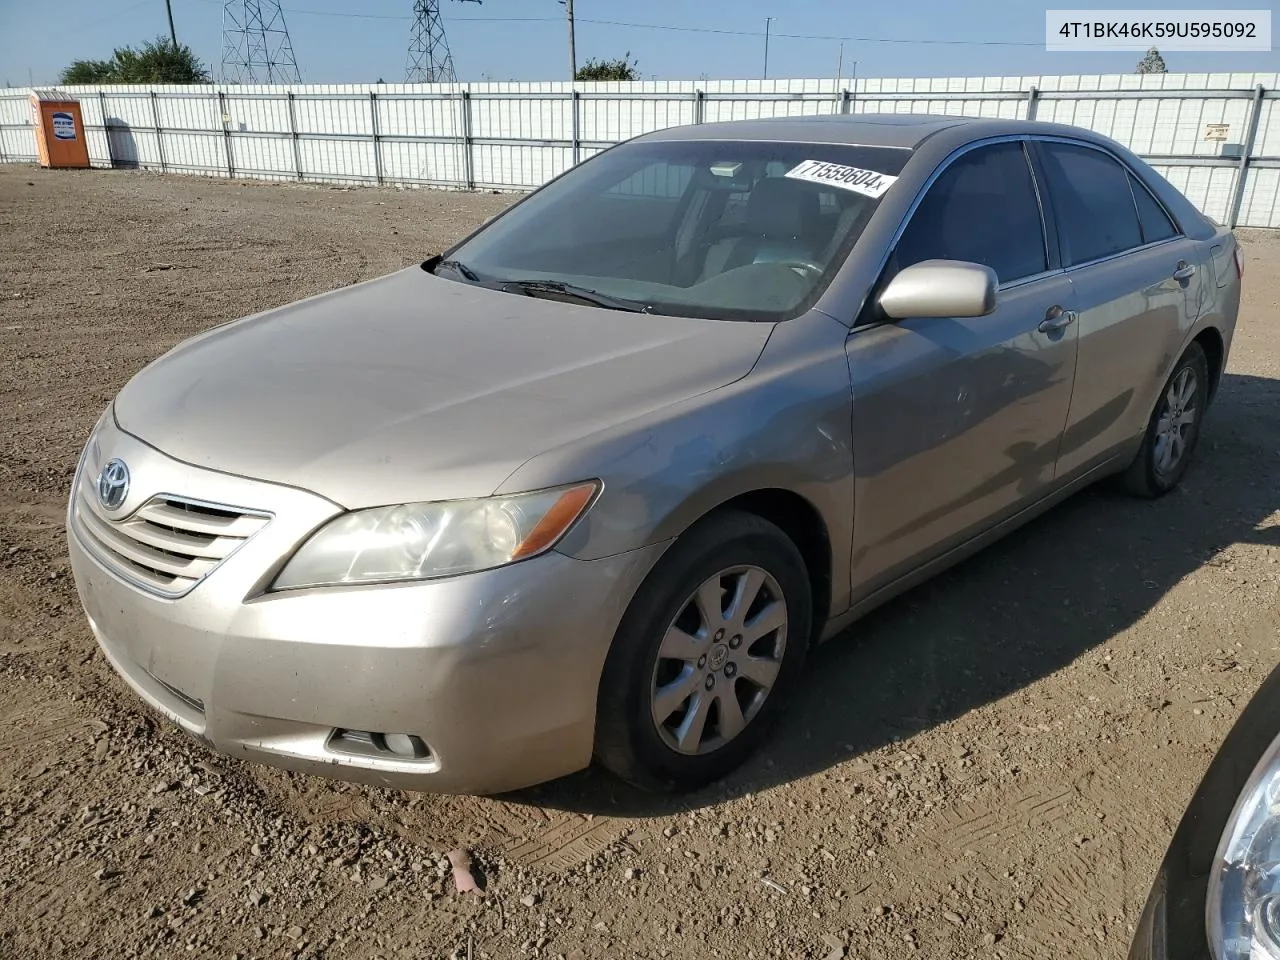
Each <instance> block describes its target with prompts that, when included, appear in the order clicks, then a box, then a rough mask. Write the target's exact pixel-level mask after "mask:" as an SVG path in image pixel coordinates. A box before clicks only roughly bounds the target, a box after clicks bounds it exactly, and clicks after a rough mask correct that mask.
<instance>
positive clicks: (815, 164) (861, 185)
mask: <svg viewBox="0 0 1280 960" xmlns="http://www.w3.org/2000/svg"><path fill="white" fill-rule="evenodd" d="M786 175H787V176H788V177H790V178H791V179H793V180H808V181H809V182H810V183H825V184H828V185H830V186H833V187H840V188H842V189H844V190H852V191H853V192H854V193H860V194H862V195H863V196H867V197H882V196H884V192H885V191H886V190H888V189H889V188H890V187H891V186H893V184H894V182H895V181H896V180H897V179H898V178H897V177H891V176H889V175H888V174H887V173H877V172H876V171H875V170H863V169H861V168H859V167H846V166H844V165H843V164H839V163H825V162H824V161H822V160H806V161H804V163H801V164H800V165H798V166H796V167H793V168H792V169H790V170H788V171H787V174H786Z"/></svg>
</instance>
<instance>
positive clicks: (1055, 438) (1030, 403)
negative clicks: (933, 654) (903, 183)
mask: <svg viewBox="0 0 1280 960" xmlns="http://www.w3.org/2000/svg"><path fill="white" fill-rule="evenodd" d="M934 258H940V259H948V260H966V261H971V262H977V263H982V264H986V265H987V266H990V267H991V268H992V269H993V270H995V272H996V276H997V277H998V279H999V280H1000V291H999V296H998V300H997V305H996V309H995V312H993V313H992V314H990V315H988V316H985V317H972V318H923V317H922V318H914V319H913V318H907V319H903V320H898V321H893V322H886V321H885V318H883V316H877V314H876V308H875V307H874V304H873V305H871V306H869V308H868V312H867V314H866V315H865V316H864V317H861V318H859V323H860V326H859V327H855V329H854V331H853V333H852V334H851V336H850V337H849V341H848V351H849V366H850V372H851V375H852V380H853V436H854V470H855V473H856V475H857V495H856V507H855V509H856V517H855V519H854V549H853V575H854V585H855V589H856V590H857V592H858V594H859V595H860V596H861V595H865V594H866V593H868V592H870V591H871V590H874V589H875V588H876V587H878V586H881V585H884V584H887V583H888V582H890V581H892V580H894V579H896V578H897V577H898V576H899V575H901V574H904V573H906V572H908V571H910V570H911V569H912V568H913V567H915V566H918V565H919V564H920V563H923V562H925V561H927V560H929V559H931V558H932V557H934V556H937V555H939V554H941V553H943V552H944V551H945V550H947V549H948V548H949V547H952V546H955V545H958V544H959V543H961V542H963V541H964V540H966V539H968V538H969V537H972V536H974V535H975V534H977V533H979V532H981V531H982V530H984V529H985V528H987V527H990V526H991V525H993V524H995V523H996V522H998V521H999V520H1000V519H1002V518H1004V517H1007V516H1009V515H1011V514H1012V513H1014V512H1016V511H1017V510H1018V509H1019V508H1020V507H1022V506H1024V505H1026V504H1027V503H1029V502H1032V501H1034V500H1036V499H1037V498H1039V497H1041V496H1043V495H1044V494H1045V493H1046V492H1047V491H1048V489H1049V487H1050V485H1051V484H1052V482H1053V476H1054V461H1055V459H1056V457H1057V452H1058V443H1059V439H1060V436H1061V433H1062V429H1063V425H1064V424H1065V422H1066V418H1067V410H1068V407H1069V403H1070V397H1071V381H1072V375H1073V372H1074V369H1075V353H1076V342H1075V325H1074V324H1072V323H1063V319H1064V315H1065V316H1069V312H1070V310H1071V308H1072V304H1071V303H1070V297H1071V284H1070V282H1069V281H1068V280H1067V279H1066V277H1065V276H1063V274H1062V272H1061V270H1059V269H1056V251H1054V250H1052V249H1051V248H1050V246H1049V244H1048V243H1047V237H1046V233H1045V228H1044V220H1043V217H1042V211H1041V206H1040V202H1039V199H1038V194H1037V188H1036V184H1035V181H1034V179H1033V177H1032V172H1031V168H1030V166H1029V163H1028V159H1027V157H1026V154H1025V151H1024V144H1023V143H1022V142H1021V141H1017V140H1013V141H1004V142H997V143H991V144H983V145H980V146H978V147H975V148H973V149H971V150H969V151H968V152H966V153H964V154H961V155H960V156H958V157H956V158H955V159H954V160H952V161H951V163H950V165H949V166H948V167H947V168H946V169H945V170H943V171H942V172H941V173H940V174H939V175H938V177H937V179H936V180H935V182H934V183H933V185H932V186H930V187H929V189H928V192H927V193H926V194H925V196H924V198H923V199H922V201H921V203H920V205H919V207H918V208H917V209H916V210H915V212H914V213H913V214H912V215H911V219H910V221H909V222H908V224H907V226H906V228H905V229H904V231H903V234H902V237H901V239H900V240H899V241H898V243H897V244H896V246H895V249H894V250H893V251H892V252H891V254H890V257H889V262H888V265H887V266H886V269H885V276H884V277H882V278H881V281H880V283H879V284H878V285H877V288H876V289H877V290H880V289H883V285H884V284H885V283H887V282H888V280H889V279H890V278H891V277H892V275H893V274H895V273H896V272H897V271H898V270H901V269H902V268H904V267H906V266H909V265H910V264H912V263H918V262H920V261H922V260H929V259H934Z"/></svg>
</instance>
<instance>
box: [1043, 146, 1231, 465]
mask: <svg viewBox="0 0 1280 960" xmlns="http://www.w3.org/2000/svg"><path fill="white" fill-rule="evenodd" d="M1034 146H1035V154H1036V156H1037V161H1038V164H1039V167H1038V169H1040V170H1041V171H1042V174H1043V175H1042V177H1041V180H1042V181H1043V182H1045V184H1046V185H1047V188H1048V195H1049V199H1050V202H1051V203H1052V205H1053V209H1054V213H1055V217H1054V219H1055V221H1056V223H1057V225H1058V237H1059V242H1060V248H1061V252H1062V261H1063V265H1064V266H1065V267H1066V269H1067V276H1068V277H1069V278H1070V280H1071V285H1072V288H1073V299H1074V301H1075V304H1076V309H1077V313H1078V320H1077V321H1076V324H1075V325H1076V326H1077V327H1078V328H1079V330H1078V334H1077V335H1078V338H1079V351H1078V359H1077V363H1076V381H1075V391H1074V393H1073V395H1072V399H1071V412H1070V415H1069V417H1068V420H1067V429H1066V431H1065V432H1064V434H1063V438H1062V449H1061V452H1060V453H1059V457H1058V468H1057V473H1058V476H1059V478H1062V479H1068V478H1070V477H1072V476H1076V475H1079V474H1081V473H1083V472H1085V471H1087V470H1088V469H1090V468H1091V467H1094V466H1096V465H1098V464H1100V463H1102V462H1103V461H1105V460H1107V459H1108V458H1110V457H1112V456H1114V455H1115V454H1116V453H1117V452H1118V451H1120V450H1121V449H1122V448H1124V447H1125V445H1126V444H1127V443H1128V442H1130V441H1132V440H1133V439H1134V437H1135V436H1137V435H1138V434H1140V433H1141V432H1142V431H1143V430H1144V429H1145V428H1146V424H1147V419H1148V417H1149V416H1150V415H1151V410H1152V406H1153V404H1154V402H1155V398H1156V396H1157V395H1158V393H1159V391H1160V388H1161V387H1162V385H1163V382H1164V378H1165V372H1166V371H1167V370H1168V369H1169V367H1170V366H1171V364H1172V363H1173V362H1174V361H1175V360H1176V359H1177V355H1178V351H1179V350H1180V349H1181V346H1182V343H1183V340H1184V339H1185V335H1186V333H1187V331H1188V330H1189V329H1190V327H1191V325H1192V324H1193V323H1194V322H1195V320H1196V317H1197V316H1199V313H1200V310H1201V309H1202V308H1203V306H1204V304H1205V302H1206V301H1205V297H1206V296H1207V295H1208V294H1209V293H1211V292H1212V291H1211V289H1210V287H1207V286H1206V285H1205V283H1206V279H1207V278H1208V282H1209V283H1212V279H1211V278H1210V277H1209V274H1210V272H1211V270H1210V266H1209V264H1208V263H1204V262H1201V261H1202V259H1203V255H1202V253H1201V250H1200V246H1201V245H1199V244H1197V243H1196V242H1195V241H1193V240H1191V239H1189V238H1187V237H1185V236H1183V235H1182V233H1181V232H1180V231H1179V230H1178V229H1177V227H1176V226H1175V225H1174V222H1173V220H1172V219H1171V218H1170V217H1169V215H1168V213H1166V212H1165V210H1164V208H1163V207H1162V206H1161V205H1160V203H1159V202H1158V201H1157V200H1156V198H1155V197H1154V196H1153V195H1152V194H1151V192H1150V191H1148V190H1147V188H1146V187H1145V186H1143V185H1142V183H1141V181H1140V180H1138V179H1137V178H1136V177H1135V176H1134V175H1133V173H1132V172H1131V171H1129V169H1128V168H1127V167H1126V166H1124V164H1122V163H1121V162H1120V161H1119V160H1118V159H1116V158H1115V157H1114V156H1113V155H1112V154H1111V153H1109V152H1108V151H1106V150H1103V149H1101V148H1099V147H1094V146H1091V145H1088V144H1084V143H1077V142H1064V141H1056V140H1044V141H1038V142H1036V143H1035V145H1034Z"/></svg>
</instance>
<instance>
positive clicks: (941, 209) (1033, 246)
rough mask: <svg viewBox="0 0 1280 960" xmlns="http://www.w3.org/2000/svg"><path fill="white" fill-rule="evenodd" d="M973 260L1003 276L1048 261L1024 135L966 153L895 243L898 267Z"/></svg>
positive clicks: (1022, 273)
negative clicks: (1010, 141)
mask: <svg viewBox="0 0 1280 960" xmlns="http://www.w3.org/2000/svg"><path fill="white" fill-rule="evenodd" d="M933 259H941V260H967V261H969V262H971V263H981V264H985V265H986V266H988V267H990V268H991V269H992V270H994V271H995V272H996V277H997V278H998V279H999V280H1000V282H1001V283H1009V282H1010V281H1013V280H1020V279H1022V278H1023V277H1029V276H1032V275H1034V274H1037V273H1043V272H1044V271H1045V270H1046V269H1048V260H1047V258H1046V256H1045V244H1044V230H1043V226H1042V221H1041V217H1040V204H1039V202H1038V201H1037V199H1036V190H1035V184H1034V182H1033V181H1032V179H1031V170H1030V168H1029V167H1028V166H1027V159H1026V156H1025V154H1024V153H1023V150H1022V144H1020V143H997V144H993V145H991V146H989V147H979V148H978V149H976V150H971V151H970V152H969V153H966V154H964V155H963V156H961V157H960V158H959V159H958V160H956V161H955V162H954V163H952V164H951V166H949V167H947V169H946V170H945V171H943V173H942V175H941V176H940V177H938V179H937V180H935V181H934V183H933V186H931V187H930V188H929V192H928V193H926V194H925V197H924V200H922V201H921V202H920V206H919V207H917V208H916V212H915V213H914V214H913V215H912V217H911V222H910V223H908V224H907V229H906V230H905V231H903V234H902V239H901V240H899V241H898V246H897V249H896V250H895V251H894V257H893V261H892V264H893V269H894V270H895V271H897V270H901V269H902V268H903V267H909V266H910V265H911V264H913V263H919V262H920V261H922V260H933Z"/></svg>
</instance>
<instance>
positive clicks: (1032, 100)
mask: <svg viewBox="0 0 1280 960" xmlns="http://www.w3.org/2000/svg"><path fill="white" fill-rule="evenodd" d="M1039 103H1040V88H1039V87H1037V86H1036V85H1035V84H1034V83H1033V84H1032V85H1031V88H1030V89H1029V90H1027V116H1026V119H1027V120H1034V119H1035V118H1036V107H1037V106H1038V105H1039Z"/></svg>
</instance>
